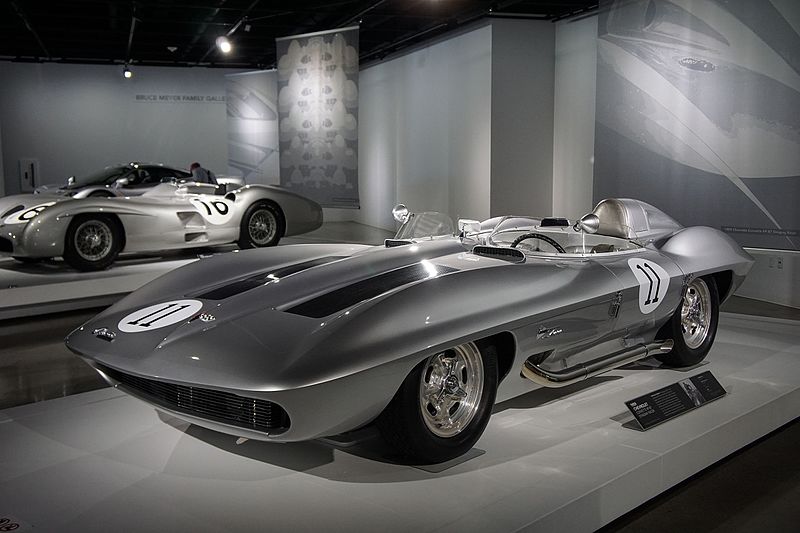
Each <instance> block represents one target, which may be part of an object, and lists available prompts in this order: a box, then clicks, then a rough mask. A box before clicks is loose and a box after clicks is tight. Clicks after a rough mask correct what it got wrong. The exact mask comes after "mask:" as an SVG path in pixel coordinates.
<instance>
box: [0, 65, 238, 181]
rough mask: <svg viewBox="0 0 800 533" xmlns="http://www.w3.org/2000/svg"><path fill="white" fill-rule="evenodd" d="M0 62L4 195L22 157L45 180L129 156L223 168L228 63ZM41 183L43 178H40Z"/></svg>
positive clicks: (144, 159)
mask: <svg viewBox="0 0 800 533" xmlns="http://www.w3.org/2000/svg"><path fill="white" fill-rule="evenodd" d="M132 70H133V73H134V76H133V78H132V79H124V78H123V77H122V68H121V67H120V66H113V65H72V64H69V65H67V64H57V63H10V62H0V80H2V83H0V124H1V125H2V128H3V134H4V135H3V138H2V152H3V163H4V174H5V178H6V179H5V193H6V194H14V193H16V192H18V191H19V178H18V174H19V172H18V166H19V160H20V159H26V158H31V159H36V160H38V162H39V169H40V174H41V176H40V178H41V180H42V181H44V182H49V183H53V182H60V181H63V180H64V179H65V178H66V177H67V176H69V175H71V174H78V175H80V174H83V173H88V172H92V171H94V170H97V169H98V168H102V167H103V166H105V165H109V164H113V163H119V162H127V161H131V160H143V161H157V162H163V163H169V164H173V165H177V166H188V165H189V164H190V163H191V162H192V161H196V160H197V161H200V162H201V163H203V166H205V167H206V168H210V169H212V170H214V171H216V172H224V170H225V169H226V168H227V140H226V127H225V101H224V98H225V78H224V74H226V73H230V72H237V71H235V70H231V69H208V68H168V67H134V68H132ZM42 181H40V182H39V183H37V184H41V183H42Z"/></svg>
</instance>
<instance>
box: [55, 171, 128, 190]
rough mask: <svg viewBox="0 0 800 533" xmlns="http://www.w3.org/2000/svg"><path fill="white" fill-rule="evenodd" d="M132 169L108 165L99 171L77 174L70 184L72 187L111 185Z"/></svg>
mask: <svg viewBox="0 0 800 533" xmlns="http://www.w3.org/2000/svg"><path fill="white" fill-rule="evenodd" d="M128 170H130V168H129V167H127V166H121V167H106V168H104V169H103V170H101V171H99V172H94V173H92V174H88V175H86V176H79V177H78V176H75V177H74V179H73V180H71V183H69V182H68V183H69V185H70V186H71V187H85V186H87V185H111V184H112V183H114V182H115V181H116V180H117V179H119V178H121V177H122V176H123V175H124V174H125V173H127V172H128Z"/></svg>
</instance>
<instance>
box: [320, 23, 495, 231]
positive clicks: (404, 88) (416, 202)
mask: <svg viewBox="0 0 800 533" xmlns="http://www.w3.org/2000/svg"><path fill="white" fill-rule="evenodd" d="M491 35H492V30H491V27H490V26H483V27H481V28H478V29H475V30H473V31H470V32H468V33H465V34H462V35H458V36H456V37H454V38H452V39H449V40H446V41H443V42H439V43H436V44H434V45H432V46H430V47H427V48H423V49H420V50H417V51H414V52H412V53H410V54H407V55H404V56H402V57H399V58H396V59H393V60H390V61H386V62H383V63H380V64H377V65H375V66H372V67H368V68H366V69H364V70H362V71H361V73H360V74H359V191H360V194H361V210H359V211H354V212H353V217H354V220H356V221H358V222H361V223H363V224H368V225H371V226H376V227H382V228H388V229H393V228H394V227H395V223H394V220H393V219H392V217H391V208H392V206H393V205H394V204H396V203H398V202H403V203H405V204H406V205H408V206H409V208H411V209H412V210H413V211H426V210H435V211H447V212H449V213H450V215H451V217H453V218H456V217H457V216H462V217H471V218H483V217H488V216H489V165H490V157H491V151H490V125H491V109H490V102H491ZM326 215H328V210H326Z"/></svg>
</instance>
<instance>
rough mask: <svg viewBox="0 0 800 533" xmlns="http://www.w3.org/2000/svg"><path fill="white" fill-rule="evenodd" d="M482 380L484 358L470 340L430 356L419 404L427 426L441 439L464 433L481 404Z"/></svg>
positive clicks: (422, 380) (424, 373)
mask: <svg viewBox="0 0 800 533" xmlns="http://www.w3.org/2000/svg"><path fill="white" fill-rule="evenodd" d="M483 380H484V368H483V359H482V358H481V353H480V351H479V350H478V347H477V346H475V344H473V343H471V342H469V343H467V344H462V345H460V346H456V347H455V348H453V349H451V350H446V351H444V352H441V353H438V354H436V355H434V356H432V357H431V358H430V359H428V361H427V362H426V363H425V368H424V369H423V372H422V379H421V381H420V384H419V407H420V410H421V412H422V419H423V420H424V422H425V425H426V426H427V427H428V429H429V430H430V431H431V432H432V433H433V434H434V435H436V436H438V437H442V438H449V437H453V436H455V435H458V434H459V433H461V431H462V430H463V429H464V428H465V427H467V425H469V423H470V422H471V421H472V419H473V418H474V417H475V413H477V411H478V409H479V407H480V404H481V396H482V394H483Z"/></svg>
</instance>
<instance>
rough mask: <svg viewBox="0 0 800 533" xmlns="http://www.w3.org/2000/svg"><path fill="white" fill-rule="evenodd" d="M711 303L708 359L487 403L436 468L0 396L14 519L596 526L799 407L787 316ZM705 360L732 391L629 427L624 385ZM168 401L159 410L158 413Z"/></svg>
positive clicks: (114, 524)
mask: <svg viewBox="0 0 800 533" xmlns="http://www.w3.org/2000/svg"><path fill="white" fill-rule="evenodd" d="M797 325H798V323H797V322H793V321H788V320H779V319H767V318H758V317H751V316H744V315H731V314H722V315H721V325H720V330H719V334H718V336H717V341H716V344H715V346H714V348H713V350H712V352H711V353H710V355H709V357H708V359H707V362H706V363H704V364H703V365H700V366H699V367H697V368H694V369H690V370H685V371H677V370H670V369H665V368H659V367H658V365H656V364H655V363H654V362H651V361H649V360H648V361H645V362H643V363H640V364H637V365H634V366H629V367H626V368H623V369H618V370H615V371H613V372H609V373H608V374H605V375H603V376H600V377H598V378H594V379H592V380H589V381H586V382H584V383H582V384H578V385H575V386H572V387H569V388H565V389H558V390H537V391H534V392H532V393H530V394H527V395H525V396H522V397H519V398H516V399H514V400H510V401H508V402H505V403H503V404H500V405H498V406H497V408H496V410H495V411H496V413H495V414H494V416H493V417H492V420H491V422H490V424H489V427H488V428H487V430H486V433H485V434H484V436H483V438H481V440H480V441H479V442H478V444H477V448H479V449H480V450H485V453H483V454H479V453H475V454H473V457H472V458H471V459H469V460H467V461H465V462H462V463H460V464H457V465H455V466H453V467H451V468H449V469H447V470H445V471H443V472H439V473H432V472H428V471H424V470H421V469H418V468H414V467H412V466H404V465H399V464H393V463H391V462H389V461H386V460H385V459H376V456H375V455H374V454H372V455H371V454H369V453H362V452H359V451H354V450H357V449H359V446H358V445H356V446H354V447H353V448H336V447H333V446H332V445H330V444H329V443H327V442H319V441H315V442H307V443H297V444H270V443H263V442H257V441H246V442H244V443H242V444H239V445H237V444H236V439H235V438H234V437H230V436H227V435H222V434H219V433H215V432H212V431H207V430H203V429H200V428H197V427H195V426H188V425H186V424H184V423H182V422H178V421H176V420H174V419H172V418H167V417H159V415H158V414H157V413H156V411H154V410H153V409H152V408H151V407H149V406H148V405H146V404H144V403H142V402H139V401H138V400H135V399H133V398H131V397H129V396H127V395H124V394H122V393H120V392H119V391H116V390H113V389H104V390H100V391H95V392H90V393H85V394H79V395H76V396H70V397H67V398H62V399H59V400H52V401H47V402H41V403H37V404H30V405H25V406H21V407H16V408H12V409H7V410H5V411H0V465H2V466H1V467H0V517H12V518H13V519H16V520H18V521H19V523H20V524H22V525H23V528H21V529H19V530H18V531H25V530H27V529H29V528H35V530H36V531H59V532H67V531H81V532H86V531H98V532H100V531H102V532H107V531H148V530H149V531H196V532H205V531H209V532H211V531H281V530H294V531H309V530H325V531H347V532H351V531H364V530H380V531H383V532H387V531H420V532H423V531H458V532H464V531H517V530H535V531H553V532H562V531H571V532H572V531H593V530H595V529H597V528H599V527H601V526H603V525H605V524H607V523H609V522H610V521H612V520H614V519H615V518H617V517H619V516H620V515H622V514H624V513H626V512H628V511H630V510H632V509H634V508H635V507H637V506H639V505H640V504H642V503H644V502H645V501H647V500H649V499H651V498H652V497H654V496H656V495H658V494H660V493H662V492H663V491H665V490H666V489H668V488H670V487H672V486H673V485H675V484H676V483H679V482H680V481H682V480H684V479H686V478H687V477H689V476H691V475H693V474H695V473H697V472H699V471H700V470H702V469H703V468H705V467H707V466H709V465H711V464H713V463H715V462H716V461H719V460H720V459H722V458H724V457H725V456H727V455H729V454H730V453H732V452H734V451H736V450H738V449H739V448H741V447H743V446H745V445H747V444H748V443H750V442H752V441H754V440H756V439H758V438H759V437H761V436H763V435H765V434H767V433H769V432H771V431H773V430H774V429H776V428H778V427H780V426H781V425H783V424H786V423H787V422H789V421H791V420H793V419H794V418H796V417H797V416H798V414H800V390H799V389H800V328H798V327H797ZM704 370H710V371H712V372H713V374H714V375H715V376H716V377H717V379H719V381H720V382H721V383H722V384H723V386H724V387H725V388H726V389H727V391H728V394H727V395H726V396H725V397H723V398H721V399H719V400H717V401H714V402H711V403H709V404H707V405H704V406H702V407H701V408H699V409H697V410H695V411H691V412H689V413H687V414H685V415H682V416H680V417H678V418H675V419H673V420H670V421H668V422H667V423H665V424H662V425H661V426H658V427H656V428H653V429H651V430H650V431H646V432H642V431H636V430H633V429H629V428H628V427H626V426H625V424H627V423H628V422H630V421H631V420H632V417H631V416H630V415H629V414H628V412H627V410H626V409H625V406H624V403H623V402H625V401H626V400H629V399H632V398H635V397H637V396H639V395H642V394H645V393H648V392H651V391H653V390H655V389H658V388H660V387H663V386H665V385H668V384H671V383H675V382H676V381H679V380H681V379H683V378H685V377H687V376H691V375H695V374H697V373H700V372H702V371H704ZM162 418H163V420H162Z"/></svg>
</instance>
